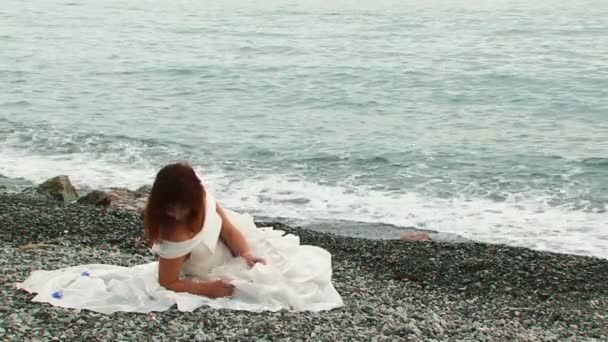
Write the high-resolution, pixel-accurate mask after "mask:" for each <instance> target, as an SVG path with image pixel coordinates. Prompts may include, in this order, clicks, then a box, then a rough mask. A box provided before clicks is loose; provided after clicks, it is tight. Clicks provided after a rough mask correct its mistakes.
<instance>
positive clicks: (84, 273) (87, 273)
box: [80, 271, 91, 277]
mask: <svg viewBox="0 0 608 342" xmlns="http://www.w3.org/2000/svg"><path fill="white" fill-rule="evenodd" d="M80 275H81V276H83V277H88V276H90V275H91V274H90V273H89V272H87V271H84V272H82V273H80Z"/></svg>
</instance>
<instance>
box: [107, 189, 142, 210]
mask: <svg viewBox="0 0 608 342" xmlns="http://www.w3.org/2000/svg"><path fill="white" fill-rule="evenodd" d="M109 196H111V198H112V200H111V203H110V206H111V207H112V208H117V209H122V210H128V211H142V210H144V209H145V208H146V204H147V203H148V194H147V193H145V192H142V191H139V190H135V191H133V190H129V189H124V188H111V189H110V193H109Z"/></svg>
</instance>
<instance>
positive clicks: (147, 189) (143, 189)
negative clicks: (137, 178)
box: [135, 185, 152, 194]
mask: <svg viewBox="0 0 608 342" xmlns="http://www.w3.org/2000/svg"><path fill="white" fill-rule="evenodd" d="M135 191H136V192H141V193H144V194H149V193H151V192H152V185H142V186H140V187H139V188H137V190H135Z"/></svg>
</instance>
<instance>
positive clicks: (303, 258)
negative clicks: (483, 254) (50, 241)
mask: <svg viewBox="0 0 608 342" xmlns="http://www.w3.org/2000/svg"><path fill="white" fill-rule="evenodd" d="M226 212H227V215H228V216H229V218H230V220H231V222H232V223H233V224H234V225H235V226H236V227H238V228H239V230H240V231H241V232H242V233H243V235H244V236H245V238H246V239H247V241H248V243H249V245H250V247H251V249H252V251H253V252H254V253H255V255H256V256H259V257H262V258H264V259H265V260H266V261H267V264H266V265H264V264H259V263H258V264H256V265H254V266H253V267H252V268H250V267H249V266H248V265H247V264H246V262H245V260H243V259H242V258H238V257H237V258H235V257H233V256H232V254H231V253H230V250H229V249H228V248H227V247H226V245H224V243H222V241H221V240H220V239H219V235H220V230H221V226H222V220H221V217H220V216H219V215H218V214H217V211H216V203H215V199H214V198H213V195H212V194H211V193H210V192H207V195H206V209H205V223H204V225H203V228H202V229H201V231H200V232H199V233H198V234H197V235H196V236H194V238H192V239H191V240H188V241H183V242H169V241H163V242H161V243H159V244H155V245H154V246H153V247H152V251H153V252H154V253H156V254H157V255H160V256H161V257H164V258H176V257H180V256H183V255H187V254H188V253H190V257H189V259H188V260H187V261H186V262H185V264H184V267H183V270H182V276H183V277H185V278H191V279H194V280H195V281H204V280H214V279H223V280H226V281H228V282H230V283H232V284H233V285H234V286H235V292H234V294H233V296H232V297H230V298H218V299H211V298H207V297H203V296H198V295H193V294H189V293H178V292H173V291H170V290H167V289H165V288H163V287H162V286H160V284H159V283H158V262H151V263H148V264H144V265H139V266H134V267H122V266H114V265H105V264H91V265H80V266H74V267H68V268H63V269H58V270H53V271H44V270H38V271H34V272H32V273H31V275H30V276H29V277H28V278H27V279H26V280H25V281H24V282H23V283H19V284H17V287H18V288H21V289H24V290H26V291H28V292H31V293H36V294H37V295H36V296H35V297H34V298H33V299H32V301H35V302H46V303H50V304H52V305H55V306H60V307H65V308H77V309H88V310H92V311H97V312H101V313H104V314H111V313H113V312H117V311H124V312H142V313H147V312H151V311H164V310H167V309H169V308H170V307H172V306H173V305H174V304H177V309H178V310H180V311H193V310H195V309H197V308H199V307H201V306H204V305H206V306H209V307H212V308H218V309H219V308H224V309H234V310H245V311H254V312H261V311H278V310H282V309H286V310H295V311H322V310H330V309H333V308H337V307H340V306H342V305H343V302H342V298H341V297H340V295H339V294H338V292H337V291H336V289H335V288H334V287H333V285H332V282H331V278H332V268H331V255H330V253H329V252H327V251H326V250H324V249H322V248H319V247H315V246H308V245H300V241H299V238H298V237H297V236H295V235H290V234H287V235H285V233H284V232H282V231H279V230H273V229H272V228H258V227H256V226H255V223H254V222H253V218H252V217H251V216H249V215H243V214H238V213H235V212H233V211H229V210H226Z"/></svg>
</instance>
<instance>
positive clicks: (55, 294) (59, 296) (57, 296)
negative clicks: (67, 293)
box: [51, 291, 63, 299]
mask: <svg viewBox="0 0 608 342" xmlns="http://www.w3.org/2000/svg"><path fill="white" fill-rule="evenodd" d="M51 296H53V298H55V299H61V298H62V297H63V292H61V291H55V292H53V294H51Z"/></svg>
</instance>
